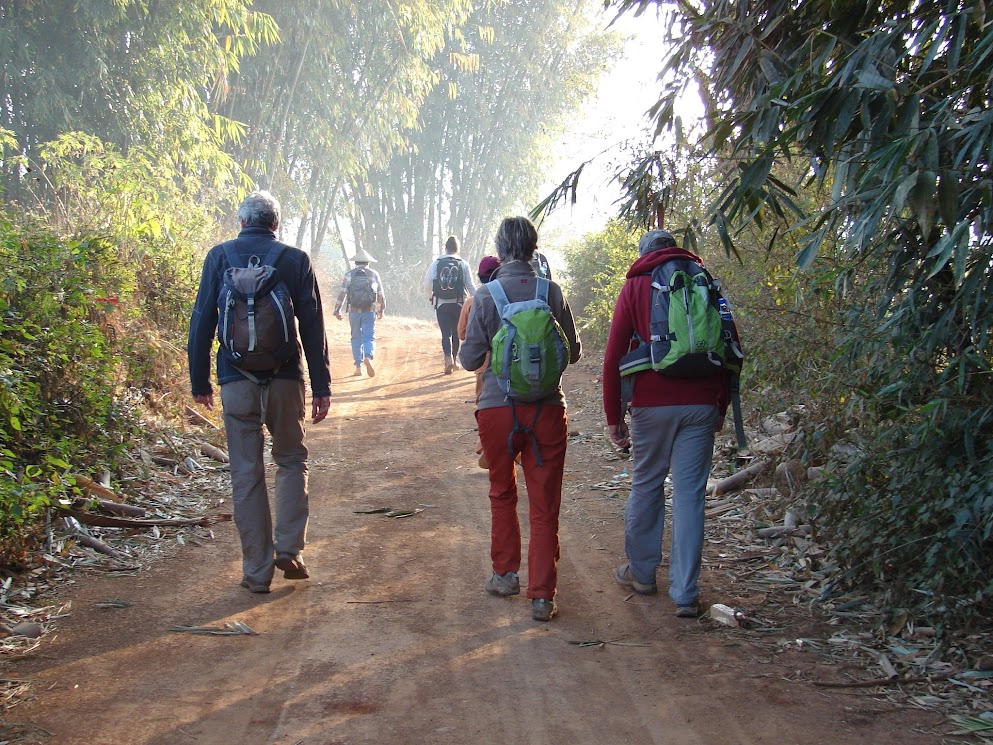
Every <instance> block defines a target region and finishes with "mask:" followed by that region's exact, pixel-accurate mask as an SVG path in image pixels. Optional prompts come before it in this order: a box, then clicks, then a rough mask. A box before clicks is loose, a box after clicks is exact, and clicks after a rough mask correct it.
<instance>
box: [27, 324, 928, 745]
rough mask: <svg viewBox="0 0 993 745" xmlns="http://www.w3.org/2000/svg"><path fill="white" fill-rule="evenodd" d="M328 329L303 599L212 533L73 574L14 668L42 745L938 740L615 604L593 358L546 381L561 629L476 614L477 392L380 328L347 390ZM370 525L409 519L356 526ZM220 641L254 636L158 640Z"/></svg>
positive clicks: (643, 601) (467, 380)
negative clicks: (186, 629)
mask: <svg viewBox="0 0 993 745" xmlns="http://www.w3.org/2000/svg"><path fill="white" fill-rule="evenodd" d="M329 329H330V332H329V333H330V341H331V345H332V349H331V351H332V368H333V372H334V397H333V399H332V410H331V415H330V416H329V418H328V420H327V421H325V422H324V423H322V424H320V425H317V426H311V427H310V428H309V432H308V441H309V445H310V449H311V455H312V468H311V482H310V484H311V514H312V520H311V524H310V533H309V545H308V548H307V550H306V554H305V556H306V560H307V563H308V565H309V566H310V570H311V575H312V576H311V579H310V580H306V581H297V582H288V581H285V580H283V579H282V577H281V576H277V579H276V580H275V581H274V582H273V592H272V593H271V594H269V595H253V594H250V593H249V592H248V591H246V590H244V589H243V588H241V587H239V584H238V583H239V580H240V579H241V575H240V569H239V549H238V542H237V537H236V535H235V532H234V527H233V525H232V524H231V523H230V522H227V523H218V524H217V525H215V527H214V533H215V535H216V539H215V540H214V541H212V542H209V543H207V544H206V545H201V546H194V545H187V546H183V547H181V548H180V549H179V552H178V553H177V554H176V555H174V556H172V557H170V558H168V559H164V560H162V561H159V562H156V563H155V564H153V565H152V566H151V567H150V568H149V569H148V570H147V571H143V572H141V573H140V574H138V575H137V576H128V577H123V576H121V577H117V576H112V575H100V576H95V575H82V576H79V577H78V578H77V581H76V583H75V584H74V585H71V586H69V587H68V588H67V589H65V590H63V591H62V595H63V597H62V600H68V601H71V602H72V609H71V613H70V614H69V615H68V616H67V617H66V618H64V619H61V620H60V621H58V624H57V633H56V634H55V635H54V638H53V639H52V640H51V641H50V642H48V643H47V645H46V646H45V647H44V649H43V650H42V651H41V654H39V655H38V656H36V657H34V658H33V659H31V660H27V661H25V662H23V663H21V664H20V666H19V668H18V675H19V676H20V677H24V678H30V679H31V680H32V681H33V687H32V698H31V699H30V700H28V701H24V702H23V703H21V704H20V705H19V706H18V707H16V708H15V709H14V710H12V711H11V712H10V714H11V715H12V716H11V718H12V719H16V720H18V721H19V722H26V721H27V722H33V723H35V724H37V725H38V726H40V727H42V728H44V729H45V730H47V731H48V732H50V733H51V737H45V738H43V739H42V740H41V741H42V742H46V743H85V744H86V745H104V744H106V745H120V744H132V743H133V744H136V745H137V744H139V743H140V744H141V745H166V744H168V745H177V744H181V745H182V744H185V745H193V744H195V743H224V744H227V743H234V744H238V745H251V744H255V743H259V744H261V743H273V744H278V745H339V744H340V745H343V744H345V743H446V744H450V743H456V744H459V743H508V744H512V743H522V744H523V743H529V744H532V743H533V744H535V745H545V744H547V745H555V744H557V743H576V744H577V745H587V744H588V745H602V744H610V743H633V744H641V743H645V744H647V743H654V744H657V745H663V744H664V745H728V744H735V743H741V744H745V743H756V744H757V743H769V744H770V745H772V744H775V745H852V744H853V743H872V744H873V745H887V744H890V743H892V744H894V745H895V744H896V743H899V744H900V745H916V744H918V743H932V742H936V741H938V739H937V738H936V737H933V736H928V735H927V734H923V733H926V732H928V731H929V729H930V728H931V727H935V726H938V725H940V722H939V721H938V720H937V719H936V717H935V716H934V715H928V714H926V713H922V712H918V711H914V710H908V709H906V708H897V707H895V706H893V705H890V704H888V703H887V702H885V700H881V699H879V698H874V697H872V696H871V695H870V694H868V693H866V692H864V691H861V690H838V689H824V688H816V687H814V686H813V685H812V684H811V682H812V681H813V680H817V679H832V678H833V679H836V680H837V679H840V672H839V671H837V670H835V669H833V667H832V666H831V665H830V664H829V663H827V662H826V661H825V660H823V659H822V658H819V657H818V656H816V655H815V654H813V653H811V652H805V651H802V650H800V649H798V648H797V645H795V644H791V643H790V641H791V640H792V639H794V638H795V637H798V636H802V635H803V634H801V633H800V630H798V629H790V628H787V629H785V630H784V631H782V632H777V633H776V634H772V635H770V634H757V633H754V632H747V631H744V630H739V629H728V628H725V627H722V626H719V625H717V624H715V623H714V622H712V621H709V620H706V619H700V620H686V619H677V618H675V617H674V615H673V607H672V605H671V603H670V602H669V600H668V598H667V597H666V596H665V594H664V592H663V593H661V594H660V595H659V596H658V597H642V596H631V595H630V593H629V592H626V591H625V590H623V589H622V588H620V587H618V586H617V585H616V584H614V582H613V568H614V566H615V565H616V564H617V563H618V562H620V561H621V560H622V558H623V492H621V491H613V492H612V491H602V490H593V489H591V488H590V487H591V485H593V484H597V483H603V482H604V481H607V480H609V479H610V477H611V476H615V475H617V474H619V473H620V471H621V470H622V469H623V468H624V463H623V462H619V461H616V460H609V459H607V458H605V457H604V454H605V453H608V452H609V449H608V448H607V446H606V441H605V439H604V438H603V426H602V415H601V413H600V409H599V399H598V395H599V389H598V386H597V380H596V379H597V374H598V370H597V360H596V359H595V355H592V354H590V355H588V359H587V360H586V361H584V362H581V363H580V364H579V365H577V366H574V367H573V368H570V370H569V372H568V373H567V375H566V379H565V386H566V389H567V395H568V398H569V402H570V404H569V405H570V408H569V414H570V429H571V430H572V431H573V433H574V437H573V441H572V442H571V444H570V449H569V455H568V460H567V464H566V482H565V483H566V485H565V490H564V494H563V500H562V518H561V538H562V560H561V563H560V565H559V570H560V574H559V596H558V602H559V608H560V613H559V616H558V617H557V618H556V619H555V620H554V621H552V622H551V623H548V624H541V623H536V622H534V621H532V620H531V618H530V613H529V605H528V602H527V601H526V600H525V598H524V595H523V594H522V595H520V596H517V597H515V598H510V599H503V598H495V597H491V596H489V595H487V594H486V593H485V592H484V591H483V582H484V580H485V579H486V577H487V576H488V574H489V571H490V565H489V511H488V503H487V498H486V492H487V479H486V473H485V471H483V470H481V469H480V468H479V467H478V466H477V464H476V455H475V453H474V450H475V448H476V435H475V432H474V431H473V427H474V423H475V422H474V419H473V405H472V402H471V401H472V399H473V395H474V389H473V375H472V374H471V373H467V372H464V371H460V372H457V373H456V374H455V375H452V376H445V375H443V374H442V356H441V350H440V335H439V334H438V331H437V329H436V328H435V327H434V326H433V325H431V324H428V323H424V322H420V321H411V320H406V319H397V318H389V317H387V318H386V319H385V320H384V321H382V322H381V323H380V326H379V337H380V338H379V347H378V354H377V357H376V368H377V375H376V376H375V378H372V379H370V378H368V377H364V376H363V377H362V378H353V377H350V373H351V371H352V369H353V368H352V364H351V358H350V354H349V351H348V341H347V329H346V324H344V323H339V322H336V321H335V320H334V319H329ZM380 507H391V508H395V509H417V508H421V509H422V510H423V511H421V512H418V513H416V514H414V515H413V516H411V517H406V518H400V519H397V518H390V517H385V516H384V515H382V514H358V512H357V511H361V510H369V509H373V508H380ZM525 527H526V521H525ZM277 575H280V573H279V572H277ZM659 576H660V578H664V569H663V570H660V575H659ZM526 579H527V577H526V570H525V571H524V572H523V574H522V583H524V582H526ZM702 585H703V591H704V593H705V596H704V600H705V601H710V602H716V601H723V602H730V603H734V602H735V600H736V597H735V595H734V588H733V587H729V586H728V582H727V577H726V576H725V575H724V573H723V572H722V570H721V569H720V568H719V566H718V565H717V564H715V563H711V562H708V563H707V564H706V565H705V572H704V577H703V580H702ZM107 598H119V599H122V600H125V601H127V602H128V603H130V606H129V607H127V608H122V609H120V610H117V611H112V612H108V611H107V610H105V609H101V608H100V607H99V606H98V603H99V602H100V601H102V600H105V599H107ZM737 599H738V600H740V598H737ZM234 621H240V622H243V623H245V624H247V625H248V626H250V627H251V628H252V629H254V630H255V631H257V632H258V635H257V636H202V635H191V634H177V633H172V632H170V631H169V628H170V627H173V626H178V625H184V626H222V625H223V624H224V623H227V622H234ZM805 633H806V632H805ZM592 642H607V643H604V644H595V643H592Z"/></svg>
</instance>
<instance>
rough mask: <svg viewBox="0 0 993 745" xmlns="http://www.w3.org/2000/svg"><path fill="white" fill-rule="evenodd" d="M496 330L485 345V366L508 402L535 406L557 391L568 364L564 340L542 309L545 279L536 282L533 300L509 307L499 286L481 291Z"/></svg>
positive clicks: (546, 308)
mask: <svg viewBox="0 0 993 745" xmlns="http://www.w3.org/2000/svg"><path fill="white" fill-rule="evenodd" d="M486 286H487V287H488V288H489V290H490V295H491V296H492V297H493V302H494V303H496V307H497V312H498V313H499V314H500V320H501V323H502V325H501V327H500V330H499V331H497V333H496V335H495V336H494V337H493V341H492V342H491V343H490V352H491V354H490V365H491V367H492V369H493V374H494V375H496V378H497V382H498V383H499V384H500V388H501V389H502V390H503V391H504V393H506V394H507V398H508V399H510V400H511V402H517V403H531V402H535V401H540V400H541V399H543V398H545V397H546V396H548V395H550V394H551V393H553V392H555V390H556V389H557V388H558V386H559V380H560V379H561V378H562V373H563V372H565V369H566V366H567V365H568V364H569V356H570V349H569V340H568V339H567V338H566V336H565V333H564V332H563V331H562V327H561V326H560V325H559V322H558V321H556V320H555V316H553V315H552V309H551V308H550V307H549V305H548V287H549V282H548V280H547V279H541V278H539V279H538V280H537V291H536V293H535V299H534V300H525V301H523V302H517V303H512V302H510V301H509V300H508V299H507V293H506V292H505V291H504V289H503V286H502V285H501V284H500V281H499V280H496V281H494V282H490V283H488V284H487V285H486Z"/></svg>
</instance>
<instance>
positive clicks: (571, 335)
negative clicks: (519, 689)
mask: <svg viewBox="0 0 993 745" xmlns="http://www.w3.org/2000/svg"><path fill="white" fill-rule="evenodd" d="M537 246H538V231H537V230H536V229H535V227H534V225H533V224H532V223H531V221H530V220H529V219H528V218H526V217H508V218H506V219H505V220H504V221H503V222H502V223H501V224H500V227H499V229H498V230H497V234H496V249H497V256H498V257H499V259H500V267H499V268H498V269H497V270H496V271H495V272H494V273H493V275H492V277H491V280H490V283H489V284H485V285H483V286H482V287H480V288H479V289H478V290H477V291H476V296H475V299H474V301H473V305H472V310H471V312H470V315H469V321H468V324H467V327H466V335H465V342H464V343H463V345H462V349H461V351H460V357H461V359H462V365H463V367H465V369H466V370H478V369H479V368H481V367H483V366H484V364H485V361H486V359H487V354H488V353H489V351H490V347H491V344H492V341H493V337H494V336H495V335H496V333H497V332H498V331H499V330H500V326H501V319H500V314H499V312H498V310H497V305H496V303H495V302H494V300H493V296H492V295H491V294H490V287H491V286H492V284H493V283H495V282H499V283H500V286H501V287H502V288H503V290H504V292H505V294H506V295H507V299H508V300H509V301H510V302H511V303H515V302H521V301H525V300H534V298H535V296H536V293H537V288H538V277H537V275H536V273H535V270H534V268H533V267H532V266H531V264H530V262H531V259H532V257H533V255H534V252H535V250H536V248H537ZM547 302H548V305H549V307H550V308H551V311H552V315H553V316H554V317H555V319H556V320H557V321H558V323H559V325H560V326H561V328H562V331H563V333H564V335H565V337H566V339H567V340H568V342H569V362H570V363H575V362H578V361H579V358H580V356H581V354H582V348H581V345H580V341H579V335H578V333H577V332H576V323H575V320H574V319H573V316H572V311H571V310H570V309H569V304H568V303H567V302H566V299H565V297H564V296H563V295H562V289H561V288H560V287H559V286H558V285H557V284H555V283H554V282H550V283H549V287H548V300H547ZM515 414H516V417H515ZM515 419H516V422H517V423H519V424H520V426H515ZM476 421H477V423H478V425H479V439H480V443H481V444H482V446H483V455H484V456H485V457H486V461H487V464H488V466H489V475H490V491H489V497H490V516H491V523H492V526H491V533H490V558H491V560H492V563H493V574H492V575H491V576H490V578H489V579H488V580H487V581H486V584H485V589H486V591H487V592H489V593H490V594H491V595H499V596H510V595H517V594H519V593H520V591H521V586H520V579H519V576H518V573H519V571H520V567H521V527H520V523H519V521H518V517H517V468H516V465H515V463H514V459H515V457H517V456H518V455H519V456H520V458H521V465H522V467H523V470H524V481H525V483H526V484H527V492H528V507H529V509H528V517H529V522H530V527H531V539H530V543H529V545H528V583H527V597H528V598H529V599H530V600H531V617H532V618H533V619H534V620H536V621H549V620H551V619H552V617H553V616H554V615H555V614H556V612H557V610H558V608H557V606H556V603H555V591H556V584H557V580H558V575H557V564H558V559H559V506H560V504H561V502H562V472H563V468H564V466H565V452H566V442H567V440H568V419H567V416H566V402H565V395H564V394H563V392H562V387H561V385H559V386H558V387H557V388H556V389H555V390H554V391H552V392H551V393H550V394H548V395H547V396H546V397H545V398H544V399H542V400H540V401H536V402H534V403H526V404H522V403H516V404H514V405H513V406H512V405H511V402H510V400H509V399H508V397H507V395H506V394H505V393H504V391H503V390H502V389H501V387H500V385H499V383H498V381H497V377H496V375H495V374H494V373H493V370H492V369H490V368H487V369H486V371H485V372H484V373H483V388H482V392H481V393H480V395H479V400H478V401H477V409H476Z"/></svg>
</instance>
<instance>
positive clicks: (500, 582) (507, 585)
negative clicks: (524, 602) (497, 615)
mask: <svg viewBox="0 0 993 745" xmlns="http://www.w3.org/2000/svg"><path fill="white" fill-rule="evenodd" d="M484 587H485V588H486V592H488V593H489V594H490V595H499V596H500V597H502V598H506V597H510V596H511V595H520V594H521V581H520V580H519V579H518V578H517V572H507V573H506V574H497V573H496V572H493V576H492V577H490V578H489V579H488V580H486V584H485V585H484Z"/></svg>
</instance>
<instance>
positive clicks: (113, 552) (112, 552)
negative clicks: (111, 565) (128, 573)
mask: <svg viewBox="0 0 993 745" xmlns="http://www.w3.org/2000/svg"><path fill="white" fill-rule="evenodd" d="M76 543H78V544H80V545H81V546H86V547H87V548H92V549H93V550H94V551H99V552H100V553H102V554H107V556H112V557H113V558H115V559H120V560H121V561H128V557H127V556H125V555H124V554H122V553H121V552H120V551H118V550H117V549H116V548H113V547H111V546H108V545H107V544H106V543H104V542H103V541H101V540H100V539H99V538H94V537H93V536H91V535H86V533H79V532H77V533H76Z"/></svg>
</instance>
